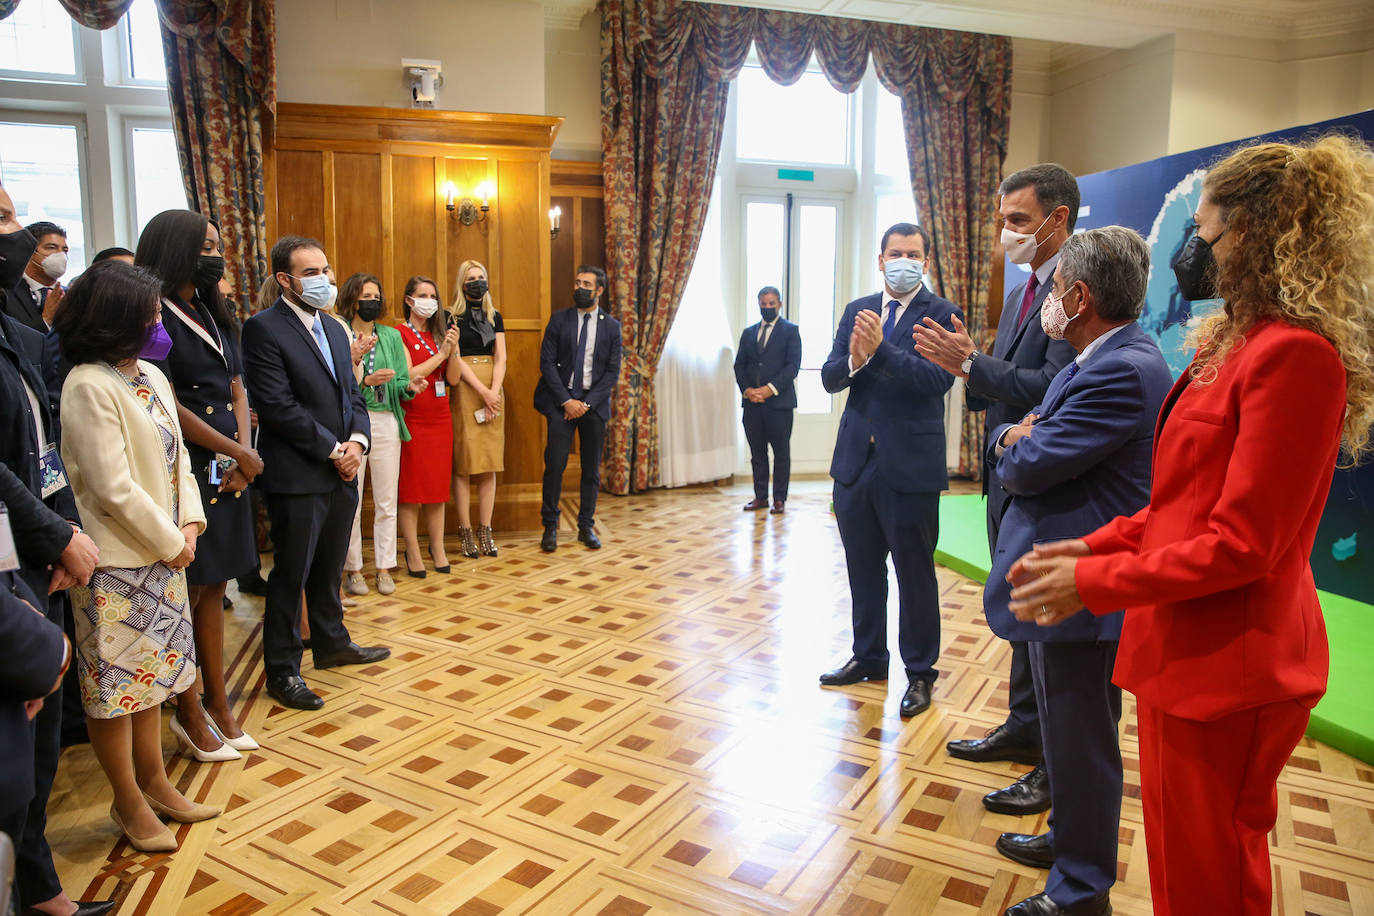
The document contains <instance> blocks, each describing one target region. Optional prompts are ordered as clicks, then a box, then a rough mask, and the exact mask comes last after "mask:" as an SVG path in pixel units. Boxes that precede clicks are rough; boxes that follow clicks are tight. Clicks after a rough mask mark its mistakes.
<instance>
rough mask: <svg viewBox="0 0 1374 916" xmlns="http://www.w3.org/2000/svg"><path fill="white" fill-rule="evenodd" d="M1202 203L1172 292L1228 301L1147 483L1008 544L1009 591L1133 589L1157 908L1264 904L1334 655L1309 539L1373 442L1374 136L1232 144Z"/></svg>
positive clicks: (1028, 598)
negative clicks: (1293, 783) (1294, 758)
mask: <svg viewBox="0 0 1374 916" xmlns="http://www.w3.org/2000/svg"><path fill="white" fill-rule="evenodd" d="M1196 220H1197V230H1196V234H1195V235H1194V237H1193V238H1192V239H1191V240H1190V241H1189V242H1188V244H1187V245H1186V246H1185V247H1184V248H1183V250H1182V252H1181V253H1180V255H1179V257H1178V258H1176V259H1175V261H1174V273H1175V274H1176V275H1177V278H1178V281H1179V291H1180V292H1181V293H1182V294H1183V295H1184V297H1186V298H1188V299H1191V300H1199V299H1213V298H1222V299H1224V300H1225V305H1224V306H1223V307H1221V308H1219V309H1216V310H1215V311H1214V312H1212V314H1211V315H1209V316H1208V317H1206V318H1204V319H1203V320H1202V323H1201V325H1200V326H1199V327H1198V329H1197V330H1196V331H1195V333H1194V337H1193V342H1194V343H1196V344H1197V345H1198V351H1197V356H1196V357H1195V358H1194V360H1193V364H1192V366H1191V367H1189V369H1188V371H1187V372H1186V373H1184V375H1183V376H1182V377H1181V378H1180V379H1179V380H1178V384H1176V385H1175V386H1174V390H1173V391H1172V392H1171V393H1170V394H1169V397H1168V398H1167V399H1166V400H1165V402H1164V408H1163V410H1162V411H1161V412H1160V418H1159V423H1158V424H1157V426H1156V430H1155V458H1154V479H1153V482H1152V485H1151V492H1150V504H1149V505H1148V506H1146V507H1145V508H1144V509H1142V510H1141V511H1140V512H1138V513H1136V514H1135V515H1133V516H1131V517H1129V518H1118V519H1116V520H1115V521H1112V522H1110V523H1108V524H1107V525H1106V526H1105V527H1103V528H1100V529H1098V530H1097V531H1095V532H1094V533H1092V534H1090V535H1088V536H1087V537H1086V538H1083V539H1082V540H1069V541H1058V542H1055V543H1053V544H1049V545H1041V546H1039V547H1037V548H1036V549H1035V550H1034V551H1032V552H1031V553H1028V554H1026V555H1025V556H1024V557H1022V558H1021V559H1020V560H1018V561H1017V563H1016V564H1015V565H1014V566H1013V567H1012V569H1011V572H1010V575H1009V576H1008V578H1010V579H1011V580H1012V581H1013V582H1014V583H1016V585H1017V588H1015V589H1014V590H1013V591H1012V593H1011V595H1012V599H1013V601H1012V604H1011V609H1012V612H1013V613H1015V614H1016V616H1017V617H1018V618H1020V619H1022V620H1034V621H1036V622H1037V623H1040V624H1044V625H1051V624H1055V623H1058V622H1059V621H1061V620H1063V619H1066V618H1067V617H1068V616H1071V615H1072V614H1074V613H1076V612H1077V611H1078V610H1079V609H1080V608H1083V607H1086V608H1087V609H1088V610H1090V611H1093V612H1094V613H1098V614H1102V613H1109V612H1111V611H1113V610H1115V609H1117V608H1120V607H1125V608H1126V618H1125V623H1124V625H1123V628H1122V632H1121V645H1120V649H1119V650H1118V652H1117V657H1116V672H1115V677H1114V680H1115V682H1116V683H1117V684H1118V685H1120V686H1121V687H1123V688H1125V689H1126V690H1129V691H1131V693H1133V694H1135V697H1136V718H1137V719H1138V727H1139V736H1140V788H1141V805H1142V808H1143V809H1144V815H1145V844H1146V849H1147V851H1148V853H1149V862H1150V890H1151V895H1152V896H1153V898H1154V911H1155V914H1156V916H1191V914H1199V916H1201V914H1205V916H1268V914H1269V912H1270V905H1271V902H1270V897H1271V881H1270V875H1271V872H1270V868H1269V831H1270V830H1271V829H1273V827H1274V823H1275V820H1276V819H1277V816H1278V790H1277V780H1278V777H1279V773H1280V771H1281V770H1282V769H1283V766H1284V764H1285V763H1287V761H1288V757H1289V755H1290V754H1292V752H1293V749H1294V748H1295V747H1296V746H1297V744H1298V742H1299V741H1300V740H1301V739H1302V736H1303V731H1304V729H1305V728H1306V727H1307V720H1308V717H1309V713H1310V711H1311V709H1312V707H1313V706H1315V705H1316V703H1317V700H1319V699H1320V698H1321V696H1322V694H1323V693H1325V692H1326V678H1327V671H1328V668H1329V656H1328V654H1327V643H1326V628H1325V625H1324V623H1323V622H1322V614H1321V607H1320V605H1319V604H1318V603H1317V591H1316V587H1315V585H1314V583H1313V580H1312V567H1311V565H1310V563H1309V557H1310V556H1311V555H1312V545H1313V542H1314V541H1315V539H1316V535H1317V524H1318V522H1319V521H1320V519H1321V516H1322V510H1323V508H1324V507H1325V505H1326V500H1327V495H1328V493H1329V491H1330V488H1331V478H1332V474H1333V472H1334V469H1335V467H1336V464H1337V461H1338V460H1341V459H1342V458H1343V459H1344V461H1346V462H1348V463H1350V464H1355V463H1358V462H1359V461H1360V460H1361V459H1363V458H1367V457H1369V455H1370V452H1371V447H1370V427H1371V424H1372V423H1374V303H1371V302H1370V299H1369V286H1368V284H1369V280H1370V278H1371V277H1374V245H1371V244H1370V240H1369V231H1370V227H1371V226H1374V152H1371V150H1370V149H1369V147H1367V146H1365V145H1364V144H1363V143H1362V142H1359V141H1357V140H1351V139H1348V138H1345V137H1337V136H1328V137H1324V138H1321V139H1318V140H1315V141H1310V142H1306V143H1301V144H1286V143H1263V144H1258V145H1255V146H1250V147H1246V148H1243V149H1240V150H1238V151H1237V152H1235V153H1233V154H1231V155H1230V156H1228V157H1227V158H1226V159H1224V160H1222V161H1221V162H1220V163H1218V164H1217V165H1216V166H1214V167H1213V168H1212V169H1211V170H1210V171H1209V172H1208V173H1207V177H1206V178H1205V179H1204V180H1203V184H1202V198H1201V200H1200V202H1199V203H1198V207H1197V213H1196ZM1342 447H1344V449H1343V450H1344V455H1342V454H1341V451H1342Z"/></svg>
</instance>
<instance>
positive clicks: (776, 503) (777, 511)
mask: <svg viewBox="0 0 1374 916" xmlns="http://www.w3.org/2000/svg"><path fill="white" fill-rule="evenodd" d="M785 505H786V503H785V501H783V500H781V499H775V500H773V508H771V509H769V510H768V514H769V515H782V513H783V511H784V508H783V507H784V506H785Z"/></svg>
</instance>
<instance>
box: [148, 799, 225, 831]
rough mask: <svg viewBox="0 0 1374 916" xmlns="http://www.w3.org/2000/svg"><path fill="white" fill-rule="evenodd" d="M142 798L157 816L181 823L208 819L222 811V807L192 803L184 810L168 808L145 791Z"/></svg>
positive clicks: (217, 815) (195, 822) (194, 822)
mask: <svg viewBox="0 0 1374 916" xmlns="http://www.w3.org/2000/svg"><path fill="white" fill-rule="evenodd" d="M143 800H144V801H146V802H147V803H148V807H149V808H152V809H153V813H154V814H156V815H157V816H158V817H167V818H171V819H172V820H174V821H177V822H179V823H182V824H197V823H199V822H201V821H208V820H210V818H212V817H219V816H220V815H221V814H223V813H224V811H223V809H221V808H216V807H214V806H213V805H192V806H191V807H190V808H189V809H188V810H186V811H182V810H181V809H179V808H168V807H167V806H166V805H164V804H163V803H162V802H160V801H158V800H157V799H156V798H153V797H152V796H151V795H149V794H148V793H147V792H144V793H143Z"/></svg>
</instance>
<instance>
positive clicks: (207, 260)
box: [196, 254, 224, 289]
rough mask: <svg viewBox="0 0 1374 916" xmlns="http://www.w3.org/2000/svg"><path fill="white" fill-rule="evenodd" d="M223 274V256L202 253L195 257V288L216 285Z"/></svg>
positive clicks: (206, 287)
mask: <svg viewBox="0 0 1374 916" xmlns="http://www.w3.org/2000/svg"><path fill="white" fill-rule="evenodd" d="M223 276H224V258H221V257H216V256H215V255H212V254H203V255H201V256H200V257H199V258H197V259H196V289H208V288H210V287H213V286H216V285H217V284H218V283H219V281H220V278H221V277H223Z"/></svg>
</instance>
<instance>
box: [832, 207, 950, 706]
mask: <svg viewBox="0 0 1374 916" xmlns="http://www.w3.org/2000/svg"><path fill="white" fill-rule="evenodd" d="M881 252H882V253H881V254H879V255H878V270H879V272H880V273H881V274H882V275H883V286H884V290H885V291H884V292H883V293H874V294H873V295H871V296H865V297H864V298H862V299H856V300H855V301H853V302H851V303H849V305H847V306H845V310H844V315H843V316H842V317H841V318H840V325H839V328H837V329H836V331H835V344H834V346H833V347H832V348H831V350H830V356H829V357H828V358H827V359H826V361H825V365H824V366H822V367H821V382H822V384H824V385H825V390H826V391H829V392H832V393H833V392H836V391H840V390H842V389H844V388H848V389H849V400H848V402H847V403H846V404H845V408H844V414H843V415H842V416H841V417H840V430H839V434H838V436H837V437H836V439H835V454H834V457H833V459H832V460H831V464H830V476H831V477H833V478H834V479H835V492H834V498H835V520H836V522H837V523H838V524H839V529H840V540H841V542H843V544H844V554H845V563H846V565H847V566H848V567H849V591H850V597H851V599H852V601H853V626H854V650H853V656H852V657H851V658H850V659H849V661H847V662H845V663H844V664H843V665H841V666H840V667H838V668H836V669H835V670H833V671H828V672H826V673H825V674H822V675H821V678H820V680H821V683H822V684H824V685H827V686H838V685H843V684H853V683H857V682H858V681H865V680H873V681H883V680H887V668H888V650H887V556H888V554H889V553H891V554H892V565H893V567H894V568H895V570H896V573H897V597H898V608H899V615H900V618H899V629H898V636H897V646H898V649H899V650H900V652H901V656H902V664H903V666H904V667H905V668H906V676H907V689H906V692H905V693H904V694H903V695H902V702H901V707H900V710H901V714H902V715H903V716H904V717H909V716H914V715H916V714H917V713H920V712H923V711H925V710H926V709H927V708H929V706H930V688H931V686H932V685H933V684H934V683H935V678H936V676H937V672H936V670H935V660H936V658H937V657H938V656H939V654H940V609H939V592H938V588H937V587H936V583H935V557H934V554H935V542H936V539H937V537H938V535H939V527H940V514H939V502H940V491H941V490H943V489H945V487H946V486H948V484H949V477H948V468H947V467H946V463H945V404H944V399H945V393H946V392H947V391H949V388H950V386H951V385H952V384H954V377H953V376H952V375H950V374H949V373H948V372H946V371H945V370H944V369H941V368H940V367H939V366H937V365H936V364H935V363H933V362H931V361H929V360H927V359H924V358H922V357H921V356H918V355H917V353H916V351H915V348H914V346H913V344H912V333H913V329H914V328H915V327H916V325H917V323H918V322H919V320H920V319H923V318H930V319H932V320H933V321H935V322H937V323H938V324H940V325H943V326H945V327H948V326H949V325H950V322H951V321H953V320H958V319H959V318H961V317H962V315H961V313H960V311H959V309H958V308H956V307H955V306H954V304H953V303H952V302H949V301H947V300H945V299H941V298H940V297H939V296H936V295H935V294H934V293H932V292H931V291H930V290H929V289H928V288H927V287H926V286H925V285H924V284H923V283H922V282H921V280H922V277H923V276H924V274H925V264H926V259H927V257H928V255H929V252H930V234H929V233H928V232H926V230H925V229H923V228H922V227H920V226H917V225H914V224H912V223H898V224H896V225H895V226H893V227H892V228H890V229H888V230H887V231H886V232H884V233H883V240H882V246H881Z"/></svg>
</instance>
